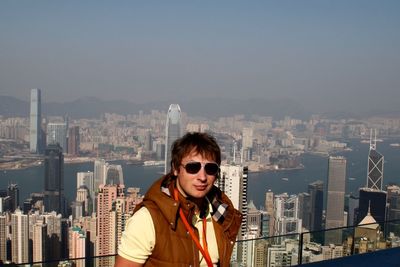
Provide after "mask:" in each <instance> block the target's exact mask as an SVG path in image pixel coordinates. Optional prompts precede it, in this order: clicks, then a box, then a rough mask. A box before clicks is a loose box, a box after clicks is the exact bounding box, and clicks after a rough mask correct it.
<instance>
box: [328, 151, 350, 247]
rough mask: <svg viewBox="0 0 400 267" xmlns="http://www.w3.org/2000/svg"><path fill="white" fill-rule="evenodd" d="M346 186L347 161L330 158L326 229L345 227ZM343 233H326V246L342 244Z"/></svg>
mask: <svg viewBox="0 0 400 267" xmlns="http://www.w3.org/2000/svg"><path fill="white" fill-rule="evenodd" d="M345 184H346V159H345V158H344V157H329V162H328V189H327V204H326V222H325V228H326V229H330V228H336V227H342V226H344V219H343V216H344V193H345ZM341 243H342V235H341V231H326V233H325V244H341Z"/></svg>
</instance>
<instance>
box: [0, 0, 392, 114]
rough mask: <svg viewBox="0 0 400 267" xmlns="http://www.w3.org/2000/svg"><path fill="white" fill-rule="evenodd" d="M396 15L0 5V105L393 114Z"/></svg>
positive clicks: (327, 6)
mask: <svg viewBox="0 0 400 267" xmlns="http://www.w3.org/2000/svg"><path fill="white" fill-rule="evenodd" d="M399 11H400V2H398V1H251V2H248V1H246V2H244V1H201V2H192V1H143V2H142V1H118V2H117V3H115V2H106V1H101V2H99V1H85V2H80V1H68V2H57V3H55V2H53V1H1V2H0V35H1V42H0V51H1V52H0V80H1V83H0V95H2V96H13V97H16V98H18V99H21V100H24V101H28V100H29V90H30V88H42V90H43V92H45V93H44V95H43V96H44V97H43V102H44V103H45V102H67V101H74V100H76V99H79V98H82V97H87V96H91V97H92V96H94V97H98V98H100V99H103V100H126V101H130V102H133V103H141V104H143V103H148V102H155V101H166V102H170V103H179V102H180V101H187V100H193V99H201V98H203V99H204V98H221V99H224V98H230V99H251V98H256V99H266V100H269V101H271V100H274V99H291V100H293V101H296V102H298V103H300V104H301V105H303V106H307V107H309V108H311V107H312V108H313V110H314V111H315V110H320V111H321V112H324V111H331V110H348V111H357V110H362V111H368V109H370V108H372V107H374V108H375V109H386V110H388V111H391V112H396V113H398V111H399V110H398V107H397V106H398V99H399V97H400V90H399V87H400V78H399V75H398V70H399V67H400V53H399V47H400V32H399V30H398V29H399V28H400V27H399V26H400V18H399V16H398V14H399ZM162 108H163V109H165V107H162Z"/></svg>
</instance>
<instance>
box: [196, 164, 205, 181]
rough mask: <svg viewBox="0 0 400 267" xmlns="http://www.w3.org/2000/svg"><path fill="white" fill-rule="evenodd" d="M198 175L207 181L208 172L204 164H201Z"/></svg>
mask: <svg viewBox="0 0 400 267" xmlns="http://www.w3.org/2000/svg"><path fill="white" fill-rule="evenodd" d="M197 177H198V179H199V180H201V181H203V182H204V181H207V174H206V171H205V170H204V167H203V166H201V169H200V171H199V173H198V176H197Z"/></svg>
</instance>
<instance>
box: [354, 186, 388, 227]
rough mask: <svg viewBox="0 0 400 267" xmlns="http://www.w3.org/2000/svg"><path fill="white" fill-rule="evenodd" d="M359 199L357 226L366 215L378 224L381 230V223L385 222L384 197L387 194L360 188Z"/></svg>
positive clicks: (382, 224) (382, 225)
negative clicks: (370, 216)
mask: <svg viewBox="0 0 400 267" xmlns="http://www.w3.org/2000/svg"><path fill="white" fill-rule="evenodd" d="M359 192H360V199H359V203H358V217H357V224H358V223H360V222H361V221H362V219H364V218H365V216H367V214H368V213H370V215H372V216H373V217H374V219H375V220H376V221H377V222H378V223H379V224H380V226H381V230H383V229H384V223H383V221H385V220H386V197H387V193H386V192H385V191H382V190H376V189H372V188H360V191H359Z"/></svg>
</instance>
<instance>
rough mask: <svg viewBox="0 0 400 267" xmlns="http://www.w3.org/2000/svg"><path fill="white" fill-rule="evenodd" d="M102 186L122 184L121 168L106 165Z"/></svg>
mask: <svg viewBox="0 0 400 267" xmlns="http://www.w3.org/2000/svg"><path fill="white" fill-rule="evenodd" d="M103 184H124V175H123V172H122V166H121V165H114V164H108V163H106V166H105V177H104V181H103Z"/></svg>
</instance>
